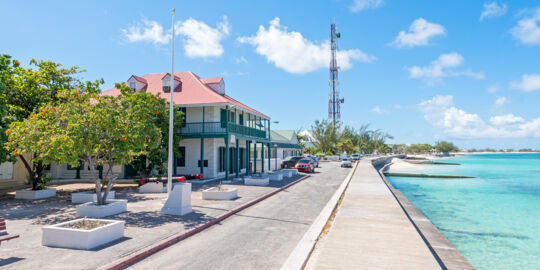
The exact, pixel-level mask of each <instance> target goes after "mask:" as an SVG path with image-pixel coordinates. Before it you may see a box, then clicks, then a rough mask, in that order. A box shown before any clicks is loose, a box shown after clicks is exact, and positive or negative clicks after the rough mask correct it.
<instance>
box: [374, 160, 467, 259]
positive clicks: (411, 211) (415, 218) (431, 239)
mask: <svg viewBox="0 0 540 270" xmlns="http://www.w3.org/2000/svg"><path fill="white" fill-rule="evenodd" d="M391 161H392V157H390V158H386V160H385V161H384V162H383V161H380V160H379V161H376V162H375V163H373V166H374V167H375V168H377V170H378V172H379V175H380V177H381V179H382V180H383V181H384V183H385V184H386V186H387V187H388V189H389V190H390V192H392V194H393V195H394V197H395V198H396V200H397V201H398V203H399V205H400V206H401V208H402V209H403V211H404V212H405V214H406V215H407V217H408V218H409V220H410V221H411V223H412V224H413V226H414V227H415V228H416V230H417V231H418V233H419V235H420V236H421V237H422V239H423V240H424V242H425V243H426V245H427V246H428V248H429V249H430V251H431V252H432V254H433V256H434V257H435V259H436V260H437V261H438V262H439V264H440V265H441V268H442V269H474V267H473V266H472V265H471V264H470V263H469V261H467V259H465V257H463V255H462V254H461V253H460V252H459V251H458V250H457V249H456V248H455V247H454V245H452V243H450V241H448V239H446V237H444V235H443V234H442V233H441V232H440V231H439V230H438V229H437V228H436V227H435V226H434V225H433V223H431V221H429V219H427V218H426V217H425V216H424V215H423V214H422V213H421V212H420V211H419V210H418V209H417V208H416V207H415V206H414V205H413V204H412V203H411V202H410V201H409V199H408V198H407V197H406V196H405V195H403V193H401V191H399V190H397V189H395V188H394V187H393V186H392V184H390V182H388V179H386V177H385V176H384V174H383V173H382V172H383V170H384V169H385V167H387V166H389V165H391ZM376 164H377V165H376ZM381 165H382V166H381Z"/></svg>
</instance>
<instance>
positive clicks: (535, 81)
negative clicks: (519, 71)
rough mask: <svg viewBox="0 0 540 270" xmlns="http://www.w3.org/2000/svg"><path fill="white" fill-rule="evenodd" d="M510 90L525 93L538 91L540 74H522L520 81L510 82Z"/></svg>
mask: <svg viewBox="0 0 540 270" xmlns="http://www.w3.org/2000/svg"><path fill="white" fill-rule="evenodd" d="M510 88H512V89H518V90H521V91H525V92H531V91H538V90H540V74H524V75H523V76H521V81H519V82H511V83H510Z"/></svg>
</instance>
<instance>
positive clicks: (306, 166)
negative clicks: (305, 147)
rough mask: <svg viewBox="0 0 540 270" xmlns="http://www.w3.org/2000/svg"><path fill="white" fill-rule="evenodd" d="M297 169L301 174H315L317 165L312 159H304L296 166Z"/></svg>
mask: <svg viewBox="0 0 540 270" xmlns="http://www.w3.org/2000/svg"><path fill="white" fill-rule="evenodd" d="M294 167H295V169H297V170H298V171H299V172H307V173H309V172H314V171H315V163H314V162H313V160H312V159H311V158H302V159H300V160H299V161H298V163H296V166H294Z"/></svg>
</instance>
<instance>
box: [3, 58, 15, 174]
mask: <svg viewBox="0 0 540 270" xmlns="http://www.w3.org/2000/svg"><path fill="white" fill-rule="evenodd" d="M18 66H19V61H17V60H11V56H9V55H0V164H2V163H4V162H7V161H10V162H15V161H16V159H15V156H14V155H12V154H11V153H10V152H9V151H8V148H7V146H9V142H8V136H7V134H6V130H7V128H8V126H9V124H10V123H11V122H12V120H13V119H14V118H12V117H11V116H10V115H9V107H8V104H7V95H8V93H9V86H8V84H7V82H9V80H10V79H11V77H13V69H14V68H16V67H18Z"/></svg>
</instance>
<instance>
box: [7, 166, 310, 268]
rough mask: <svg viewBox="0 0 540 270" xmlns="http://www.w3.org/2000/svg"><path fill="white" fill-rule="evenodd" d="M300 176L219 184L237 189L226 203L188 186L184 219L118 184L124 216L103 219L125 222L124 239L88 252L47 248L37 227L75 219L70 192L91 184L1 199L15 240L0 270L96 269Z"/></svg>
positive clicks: (160, 197) (161, 197)
mask: <svg viewBox="0 0 540 270" xmlns="http://www.w3.org/2000/svg"><path fill="white" fill-rule="evenodd" d="M302 176H303V175H302V174H299V175H297V176H294V177H291V178H289V179H284V180H282V181H272V182H271V183H270V185H269V186H244V185H240V184H238V185H236V184H233V185H224V186H225V187H235V188H238V195H239V198H237V199H236V200H231V201H208V200H202V199H201V190H202V189H205V188H208V187H210V186H215V184H216V183H212V184H210V183H208V184H204V185H193V187H192V188H193V191H192V194H191V202H192V208H193V213H190V214H187V215H185V216H171V215H162V214H161V212H160V210H161V207H162V206H163V203H164V201H165V200H166V198H167V194H166V193H158V194H139V193H138V191H137V188H136V185H133V184H118V185H117V186H116V187H115V190H116V197H117V199H127V200H128V211H127V212H125V213H122V214H118V215H115V216H111V217H107V218H108V219H117V220H125V221H126V228H125V237H124V238H123V239H120V240H118V241H116V242H112V243H110V244H107V245H105V246H101V247H98V248H96V249H93V250H74V249H64V248H50V247H45V246H42V245H41V227H42V226H44V225H51V224H56V223H60V222H63V221H68V220H72V219H74V218H75V204H71V201H70V198H71V192H72V191H74V190H79V189H85V188H88V189H90V188H92V187H93V185H92V184H68V185H61V186H51V187H55V188H57V196H56V197H54V198H49V199H44V200H36V201H26V200H17V199H13V195H12V194H9V195H3V196H0V217H2V218H5V219H6V221H7V227H8V230H9V232H10V233H13V234H19V235H20V238H18V239H15V240H13V241H10V242H8V243H6V244H2V246H0V268H2V269H38V268H42V269H96V268H98V267H101V266H103V265H106V264H108V263H110V262H112V261H115V260H117V259H119V258H122V257H124V256H127V255H129V254H131V253H133V252H136V251H138V250H141V249H143V248H145V247H147V246H149V245H152V244H154V243H156V242H158V241H160V240H162V239H166V238H167V237H169V236H171V235H175V234H178V233H181V232H184V231H187V230H189V229H191V228H193V227H196V226H198V225H200V224H203V223H205V222H208V221H210V220H213V219H215V218H216V217H218V216H219V215H221V214H223V213H226V212H228V211H229V210H231V209H234V208H235V207H237V206H239V205H242V204H243V203H246V202H248V201H251V200H253V199H255V198H258V197H261V196H263V195H265V194H267V193H268V192H271V191H273V190H276V189H278V188H280V187H281V186H285V185H287V184H289V183H291V182H293V181H295V180H297V179H298V178H300V177H302Z"/></svg>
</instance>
